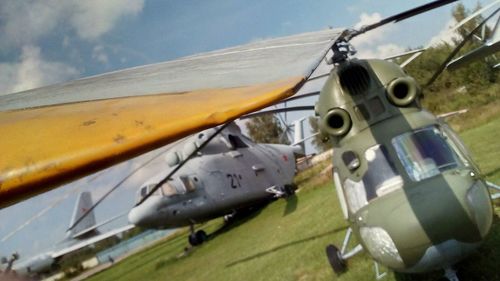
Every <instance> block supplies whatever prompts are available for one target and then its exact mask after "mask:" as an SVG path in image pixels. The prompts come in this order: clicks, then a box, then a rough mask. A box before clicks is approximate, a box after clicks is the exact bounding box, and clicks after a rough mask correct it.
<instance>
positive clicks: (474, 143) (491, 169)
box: [461, 118, 500, 184]
mask: <svg viewBox="0 0 500 281" xmlns="http://www.w3.org/2000/svg"><path fill="white" fill-rule="evenodd" d="M461 137H462V138H463V141H464V142H465V144H466V145H467V147H468V148H469V149H470V150H471V151H472V156H473V158H474V160H475V162H476V163H477V164H478V165H479V167H480V168H481V172H482V173H483V175H484V176H485V177H486V179H487V180H489V181H491V182H494V183H496V184H500V163H499V159H500V139H499V138H500V118H496V119H494V120H492V121H490V122H489V123H487V124H485V125H482V126H479V127H476V128H473V129H470V130H467V131H465V132H463V133H462V134H461Z"/></svg>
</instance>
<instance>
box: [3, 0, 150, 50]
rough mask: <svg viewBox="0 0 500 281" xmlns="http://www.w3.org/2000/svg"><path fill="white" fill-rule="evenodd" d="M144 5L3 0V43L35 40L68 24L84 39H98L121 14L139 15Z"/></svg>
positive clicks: (131, 0)
mask: <svg viewBox="0 0 500 281" xmlns="http://www.w3.org/2000/svg"><path fill="white" fill-rule="evenodd" d="M143 6H144V0H107V1H100V0H86V1H80V0H46V1H36V0H26V1H18V0H2V1H1V2H0V19H1V21H0V24H1V25H0V37H1V38H2V41H1V42H0V47H2V48H4V49H10V48H15V47H20V46H24V45H27V44H35V43H36V41H37V40H39V39H40V38H42V37H44V36H46V35H48V34H49V33H51V32H54V30H55V29H57V28H67V27H69V28H70V29H72V30H74V31H75V33H76V34H77V35H78V36H79V37H80V38H82V39H84V40H94V39H97V38H99V37H100V36H101V35H103V34H105V33H106V32H108V31H110V30H111V29H112V28H113V27H114V26H115V25H116V24H117V23H118V22H119V20H120V19H121V18H123V17H125V16H134V15H137V14H138V13H139V12H140V11H141V10H142V8H143Z"/></svg>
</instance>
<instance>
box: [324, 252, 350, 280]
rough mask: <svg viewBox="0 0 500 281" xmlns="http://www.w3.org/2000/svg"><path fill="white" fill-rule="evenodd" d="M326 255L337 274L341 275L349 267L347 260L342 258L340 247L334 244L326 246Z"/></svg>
mask: <svg viewBox="0 0 500 281" xmlns="http://www.w3.org/2000/svg"><path fill="white" fill-rule="evenodd" d="M326 256H327V257H328V261H329V262H330V266H331V267H332V269H333V271H334V272H335V274H337V275H339V274H341V273H342V272H344V271H345V270H346V269H347V266H346V264H345V260H344V259H343V258H342V255H341V254H340V251H339V249H338V248H337V247H335V246H334V245H331V244H330V245H328V246H326Z"/></svg>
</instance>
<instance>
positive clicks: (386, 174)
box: [344, 144, 403, 212]
mask: <svg viewBox="0 0 500 281" xmlns="http://www.w3.org/2000/svg"><path fill="white" fill-rule="evenodd" d="M364 156H365V160H366V163H367V166H368V168H367V170H366V172H365V174H364V175H363V178H362V180H361V181H359V182H356V181H353V180H351V179H346V180H345V181H344V190H345V197H346V199H347V202H348V205H349V207H350V208H351V211H352V212H356V211H357V210H359V209H360V208H361V207H363V206H364V205H366V204H368V202H369V201H370V200H372V199H375V198H377V197H380V196H383V195H385V194H387V193H390V192H391V191H394V190H396V189H398V188H401V186H402V185H403V179H402V178H401V176H399V175H398V174H397V172H396V169H395V168H394V165H393V163H392V162H390V161H389V157H388V154H387V150H386V148H385V147H384V146H383V145H380V144H378V145H375V146H372V147H370V148H368V149H367V150H366V151H365V155H364Z"/></svg>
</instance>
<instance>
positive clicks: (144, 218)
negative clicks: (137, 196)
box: [128, 200, 157, 227]
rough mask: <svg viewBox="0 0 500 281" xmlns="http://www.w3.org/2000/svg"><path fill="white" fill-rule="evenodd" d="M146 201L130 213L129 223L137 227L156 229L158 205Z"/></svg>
mask: <svg viewBox="0 0 500 281" xmlns="http://www.w3.org/2000/svg"><path fill="white" fill-rule="evenodd" d="M148 201H149V200H146V201H145V202H144V203H142V204H141V205H139V206H136V207H134V208H132V210H130V212H129V213H128V221H129V222H130V223H132V224H134V225H136V226H142V227H154V225H155V222H156V214H157V204H155V203H156V202H151V201H150V202H148Z"/></svg>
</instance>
